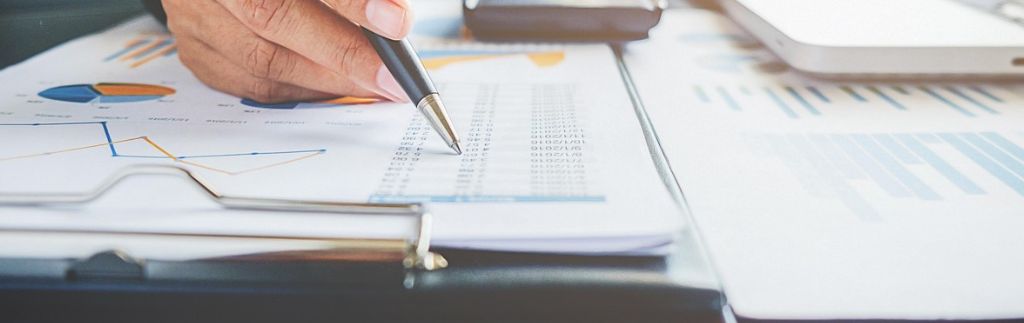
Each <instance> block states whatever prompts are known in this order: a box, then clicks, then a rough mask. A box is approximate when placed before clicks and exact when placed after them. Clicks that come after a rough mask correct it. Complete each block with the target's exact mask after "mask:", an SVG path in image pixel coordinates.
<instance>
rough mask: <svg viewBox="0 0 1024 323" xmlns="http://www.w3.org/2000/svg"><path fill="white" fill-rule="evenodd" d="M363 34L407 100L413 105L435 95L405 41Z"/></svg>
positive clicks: (419, 63) (430, 83)
mask: <svg viewBox="0 0 1024 323" xmlns="http://www.w3.org/2000/svg"><path fill="white" fill-rule="evenodd" d="M363 34H365V35H366V38H367V39H368V40H369V41H370V44H371V45H373V48H374V49H376V50H377V54H378V55H380V59H381V60H382V61H384V66H387V67H388V71H390V72H391V75H392V76H394V77H395V80H397V81H398V84H399V85H401V86H402V89H404V90H405V93H406V94H408V95H409V99H410V100H412V102H413V103H414V104H415V103H417V102H419V101H420V100H422V99H423V98H424V97H426V96H427V95H430V94H434V93H437V89H435V88H434V83H433V82H432V81H431V80H430V76H429V75H428V74H427V71H426V69H425V68H424V67H423V63H421V62H420V57H419V55H417V54H416V51H415V50H414V49H413V48H412V44H410V43H409V41H408V40H406V39H401V40H392V39H388V38H387V37H384V36H380V35H377V34H376V33H374V32H372V31H369V30H367V29H366V28H363Z"/></svg>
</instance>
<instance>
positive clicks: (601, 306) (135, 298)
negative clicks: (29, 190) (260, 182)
mask: <svg viewBox="0 0 1024 323" xmlns="http://www.w3.org/2000/svg"><path fill="white" fill-rule="evenodd" d="M616 54H617V56H621V48H616ZM619 63H620V66H619V68H620V72H621V73H622V76H623V81H624V83H625V86H626V87H627V89H628V91H629V94H630V97H631V99H633V103H634V107H635V108H636V110H637V116H638V118H639V119H640V121H641V125H642V127H643V130H644V132H645V138H647V139H648V146H649V148H650V149H649V150H650V151H651V152H652V158H653V159H654V162H655V164H656V167H657V168H658V171H659V173H660V174H661V175H662V177H663V180H664V181H665V185H666V186H667V187H669V189H670V191H672V193H673V194H674V195H675V196H676V198H677V199H678V200H680V201H683V202H685V201H684V199H683V197H682V193H681V191H680V190H679V189H678V184H677V183H675V180H674V177H673V176H672V174H671V169H670V168H669V167H668V164H667V162H666V161H665V160H664V156H663V154H662V153H661V150H660V146H659V144H658V142H657V137H656V135H654V133H653V130H652V129H651V127H650V125H649V122H648V121H647V117H646V113H645V112H644V111H643V106H642V102H640V100H639V96H638V95H637V94H636V93H635V89H634V88H633V86H632V81H631V80H630V79H629V75H628V71H627V70H626V69H625V66H624V65H623V64H621V57H619ZM153 175H169V176H179V177H187V178H189V179H195V178H194V176H192V175H191V174H189V173H188V172H187V170H182V169H171V168H160V167H148V166H146V167H142V168H140V169H129V170H126V171H125V172H123V173H121V174H119V175H116V176H115V177H122V179H123V178H124V177H132V176H153ZM119 181H120V180H119V179H116V178H115V179H112V180H111V181H110V182H108V183H111V184H109V185H111V186H112V185H117V182H119ZM193 181H194V182H196V184H197V185H194V186H195V187H196V188H198V189H200V190H201V191H203V192H204V194H207V195H208V196H211V197H212V198H214V200H215V201H217V202H218V203H220V204H221V205H222V206H224V207H235V208H255V209H269V210H281V209H282V208H285V209H287V210H292V209H291V208H293V207H299V208H306V209H307V210H305V211H308V212H319V211H324V209H323V207H326V206H329V205H334V204H333V203H317V202H316V201H313V203H307V202H310V201H282V200H262V199H256V200H254V199H247V198H238V197H232V196H227V197H225V196H223V195H219V194H217V192H216V191H215V190H212V189H209V187H208V186H207V187H206V188H204V187H203V186H204V185H203V184H204V183H203V182H202V181H195V180H193ZM101 188H102V187H101ZM104 191H105V189H97V190H94V191H91V192H77V193H75V194H64V195H61V196H35V197H25V196H18V197H16V198H13V197H11V196H8V197H6V198H7V199H8V200H7V201H8V202H17V201H20V203H21V204H22V205H42V204H72V205H74V204H82V203H88V201H91V200H92V199H94V198H96V197H98V196H99V195H102V194H103V192H104ZM25 198H28V199H30V200H28V201H26V200H25ZM31 199H34V200H31ZM0 200H3V198H0ZM12 200H13V201H12ZM321 202H323V201H321ZM358 204H361V203H356V204H355V205H348V204H344V205H345V206H346V207H353V206H354V207H358V208H360V209H361V210H363V209H362V208H361V207H362V206H367V205H358ZM334 206H337V205H334ZM380 206H381V205H370V207H380ZM379 210H380V211H385V210H389V211H390V212H398V213H400V214H407V215H409V216H410V217H413V218H415V219H417V221H415V222H416V223H417V225H418V230H416V235H414V236H411V237H406V238H404V239H398V240H365V239H344V238H340V239H331V241H321V242H326V244H325V245H329V246H332V247H331V248H324V249H317V250H310V249H304V250H286V251H278V252H270V253H260V254H240V255H232V256H226V257H215V258H208V259H196V260H185V261H169V260H159V259H145V258H140V257H137V256H135V255H132V254H129V253H125V252H122V251H120V250H118V249H117V248H116V246H115V247H114V248H112V249H110V250H104V251H100V252H98V253H96V254H92V255H89V256H86V257H73V258H38V257H36V258H0V320H2V321H32V322H46V321H75V322H101V321H102V322H106V321H147V322H152V321H166V322H183V321H190V322H194V321H209V322H224V321H245V322H282V321H299V320H301V321H333V322H337V321H350V322H351V321H355V322H363V321H371V322H379V321H387V322H403V321H409V322H418V323H419V322H462V321H465V322H524V321H529V322H598V323H600V322H616V323H621V322H662V321H664V322H678V321H688V322H716V323H717V322H727V321H728V318H729V314H728V311H727V308H725V303H726V302H725V297H724V295H723V294H722V292H721V288H720V284H719V281H718V278H717V276H716V274H715V272H714V270H713V268H712V266H711V263H710V261H709V260H708V258H707V255H706V254H705V251H704V248H703V246H702V244H701V239H700V238H699V235H698V233H697V232H696V231H694V230H687V231H686V232H681V233H680V237H678V238H677V239H676V243H675V245H674V248H675V249H674V251H672V252H671V254H670V255H669V256H667V257H635V256H623V257H615V256H611V257H608V256H582V255H550V254H532V253H512V252H489V251H473V250H456V249H437V248H432V247H431V245H430V219H431V217H430V213H429V212H427V211H428V210H427V208H426V207H425V206H424V205H421V204H392V205H388V206H386V207H382V208H380V209H379ZM371 213H372V212H371ZM385 213H386V212H385ZM388 214H396V213H388ZM370 216H372V215H370ZM2 234H22V235H27V236H33V237H35V238H36V239H41V240H46V239H47V237H48V236H50V235H56V234H59V235H68V234H71V235H81V236H96V235H104V234H111V233H109V232H107V233H104V232H24V231H18V232H15V231H0V235H2ZM115 236H116V237H124V236H131V237H142V236H148V234H146V233H123V232H122V233H117V234H115ZM116 237H115V238H116ZM162 238H170V239H168V240H173V238H180V239H189V240H193V239H209V240H218V239H254V240H259V241H265V240H274V239H282V240H288V241H295V240H300V241H306V240H303V239H305V238H303V237H252V236H249V237H238V236H210V235H206V236H194V235H182V236H174V237H170V236H166V235H165V236H163V237H162Z"/></svg>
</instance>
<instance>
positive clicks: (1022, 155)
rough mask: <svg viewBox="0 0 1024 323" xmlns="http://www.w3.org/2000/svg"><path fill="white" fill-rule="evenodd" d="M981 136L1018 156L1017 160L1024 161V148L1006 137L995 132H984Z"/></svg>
mask: <svg viewBox="0 0 1024 323" xmlns="http://www.w3.org/2000/svg"><path fill="white" fill-rule="evenodd" d="M981 136H982V137H985V139H988V141H991V142H992V143H994V144H996V146H999V148H1003V150H1005V151H1007V152H1009V153H1010V154H1011V155H1013V156H1014V157H1017V160H1019V161H1022V162H1024V148H1021V147H1020V146H1017V145H1016V144H1014V143H1012V142H1010V140H1009V139H1006V137H1003V136H1002V135H1000V134H998V133H995V132H982V133H981Z"/></svg>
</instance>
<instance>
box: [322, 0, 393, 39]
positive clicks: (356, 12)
mask: <svg viewBox="0 0 1024 323" xmlns="http://www.w3.org/2000/svg"><path fill="white" fill-rule="evenodd" d="M320 2H322V3H323V4H325V5H327V6H328V7H331V9H334V10H335V11H337V12H338V13H339V14H341V15H342V16H344V17H345V18H346V19H348V20H350V21H352V22H354V23H356V24H357V25H360V26H363V27H366V28H367V29H369V30H371V31H373V32H375V33H377V34H379V35H381V36H384V37H387V38H391V39H395V40H398V39H401V38H403V37H405V36H406V35H408V34H409V30H410V29H412V20H413V19H412V10H410V8H409V3H408V2H406V1H405V0H320Z"/></svg>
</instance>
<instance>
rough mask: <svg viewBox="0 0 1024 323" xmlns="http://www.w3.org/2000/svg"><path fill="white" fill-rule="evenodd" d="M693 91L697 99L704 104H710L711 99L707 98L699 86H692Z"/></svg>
mask: <svg viewBox="0 0 1024 323" xmlns="http://www.w3.org/2000/svg"><path fill="white" fill-rule="evenodd" d="M693 91H694V92H696V93H697V97H698V98H700V100H701V101H703V102H704V103H709V102H711V98H709V97H708V94H707V93H706V92H704V88H703V87H701V86H700V85H694V86H693Z"/></svg>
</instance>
